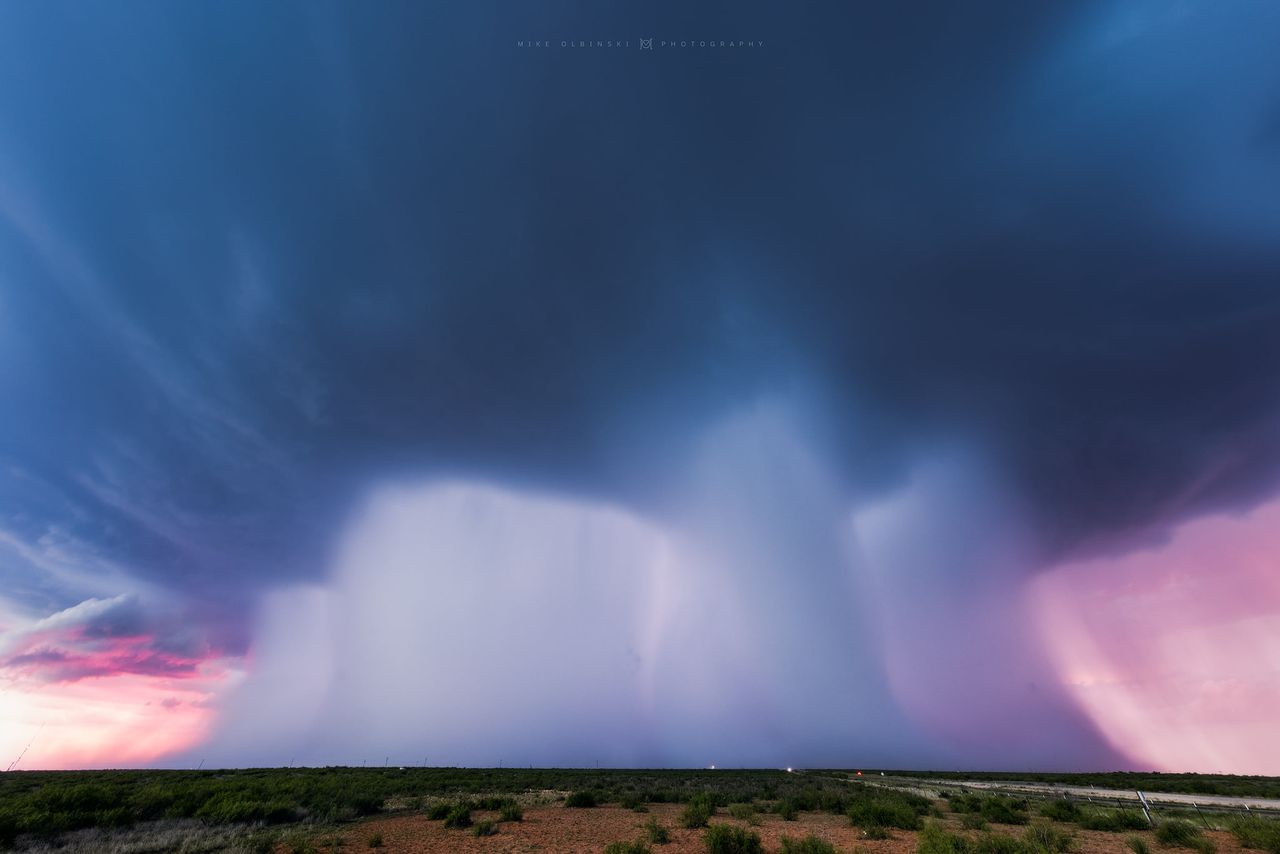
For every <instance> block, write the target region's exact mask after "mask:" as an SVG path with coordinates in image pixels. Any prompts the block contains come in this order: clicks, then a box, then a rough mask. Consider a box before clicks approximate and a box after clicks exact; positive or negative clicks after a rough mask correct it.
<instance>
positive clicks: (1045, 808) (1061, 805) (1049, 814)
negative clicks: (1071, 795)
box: [1037, 801, 1083, 821]
mask: <svg viewBox="0 0 1280 854" xmlns="http://www.w3.org/2000/svg"><path fill="white" fill-rule="evenodd" d="M1037 810H1038V811H1039V813H1040V815H1042V816H1044V817H1045V818H1050V819H1053V820H1054V821H1078V820H1079V818H1080V816H1081V815H1082V814H1083V812H1082V811H1081V809H1080V806H1079V805H1078V804H1076V803H1075V802H1074V801H1045V802H1044V803H1041V804H1039V805H1038V806H1037Z"/></svg>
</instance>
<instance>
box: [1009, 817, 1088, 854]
mask: <svg viewBox="0 0 1280 854" xmlns="http://www.w3.org/2000/svg"><path fill="white" fill-rule="evenodd" d="M1022 838H1023V839H1025V840H1026V842H1027V844H1028V845H1030V846H1031V847H1032V848H1034V849H1035V850H1036V851H1039V852H1044V854H1063V852H1066V851H1070V850H1071V849H1072V847H1073V846H1074V844H1075V842H1074V840H1073V839H1072V837H1071V834H1070V833H1068V832H1067V831H1065V830H1062V829H1061V828H1059V827H1056V826H1054V825H1052V824H1050V823H1049V822H1047V821H1035V822H1032V823H1031V826H1030V827H1028V828H1027V831H1026V833H1025V834H1024V835H1023V837H1022Z"/></svg>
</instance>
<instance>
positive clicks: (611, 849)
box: [604, 839, 653, 854]
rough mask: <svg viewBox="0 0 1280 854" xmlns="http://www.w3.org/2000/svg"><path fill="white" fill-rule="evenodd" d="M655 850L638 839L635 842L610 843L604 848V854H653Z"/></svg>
mask: <svg viewBox="0 0 1280 854" xmlns="http://www.w3.org/2000/svg"><path fill="white" fill-rule="evenodd" d="M652 852H653V849H652V848H650V847H649V846H648V845H645V844H644V842H643V841H641V840H639V839H637V840H636V841H635V842H610V843H609V844H608V845H606V846H605V847H604V854H652Z"/></svg>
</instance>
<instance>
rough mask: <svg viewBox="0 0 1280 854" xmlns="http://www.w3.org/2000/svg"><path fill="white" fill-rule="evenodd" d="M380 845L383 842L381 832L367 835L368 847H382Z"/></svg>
mask: <svg viewBox="0 0 1280 854" xmlns="http://www.w3.org/2000/svg"><path fill="white" fill-rule="evenodd" d="M382 845H383V843H382V834H381V833H374V834H372V835H370V837H369V847H370V848H381V847H382Z"/></svg>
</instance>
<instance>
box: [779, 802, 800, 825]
mask: <svg viewBox="0 0 1280 854" xmlns="http://www.w3.org/2000/svg"><path fill="white" fill-rule="evenodd" d="M798 812H799V810H798V809H797V808H796V802H795V801H793V800H791V799H790V798H784V799H782V800H781V801H778V815H779V816H781V817H782V820H783V821H795V820H796V813H798Z"/></svg>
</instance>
